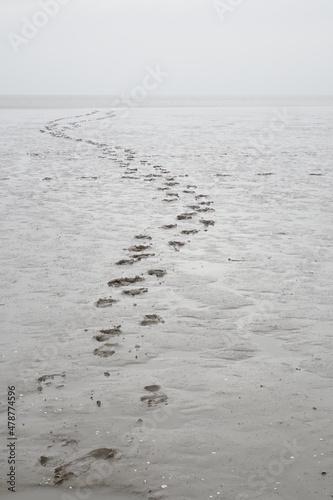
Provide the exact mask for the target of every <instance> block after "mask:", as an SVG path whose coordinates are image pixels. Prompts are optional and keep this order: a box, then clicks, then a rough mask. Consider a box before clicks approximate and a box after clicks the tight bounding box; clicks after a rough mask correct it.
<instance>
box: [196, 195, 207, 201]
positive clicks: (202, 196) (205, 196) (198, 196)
mask: <svg viewBox="0 0 333 500" xmlns="http://www.w3.org/2000/svg"><path fill="white" fill-rule="evenodd" d="M200 198H208V194H198V195H197V196H196V197H195V199H196V200H199V199H200Z"/></svg>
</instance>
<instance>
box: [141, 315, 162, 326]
mask: <svg viewBox="0 0 333 500" xmlns="http://www.w3.org/2000/svg"><path fill="white" fill-rule="evenodd" d="M158 323H164V321H163V319H162V318H161V317H160V316H158V315H157V314H146V315H145V317H144V319H143V320H142V321H141V325H142V326H149V325H157V324H158Z"/></svg>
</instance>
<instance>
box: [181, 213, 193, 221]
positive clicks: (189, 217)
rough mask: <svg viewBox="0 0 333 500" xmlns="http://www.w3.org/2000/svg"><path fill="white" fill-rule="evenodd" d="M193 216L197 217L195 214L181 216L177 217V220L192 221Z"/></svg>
mask: <svg viewBox="0 0 333 500" xmlns="http://www.w3.org/2000/svg"><path fill="white" fill-rule="evenodd" d="M193 215H195V212H191V213H185V214H180V215H177V219H178V220H185V219H192V217H193Z"/></svg>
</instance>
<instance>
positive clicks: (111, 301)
mask: <svg viewBox="0 0 333 500" xmlns="http://www.w3.org/2000/svg"><path fill="white" fill-rule="evenodd" d="M116 302H118V300H115V299H113V298H112V297H109V298H108V299H98V301H97V302H95V306H96V307H111V306H112V305H113V304H115V303H116Z"/></svg>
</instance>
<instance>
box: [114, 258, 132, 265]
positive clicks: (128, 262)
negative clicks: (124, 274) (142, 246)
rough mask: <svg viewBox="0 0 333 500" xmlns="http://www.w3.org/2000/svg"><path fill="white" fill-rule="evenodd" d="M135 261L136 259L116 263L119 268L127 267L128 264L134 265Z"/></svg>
mask: <svg viewBox="0 0 333 500" xmlns="http://www.w3.org/2000/svg"><path fill="white" fill-rule="evenodd" d="M134 262H135V260H134V259H121V260H118V262H116V265H117V266H125V265H127V264H129V265H130V264H134Z"/></svg>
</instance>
